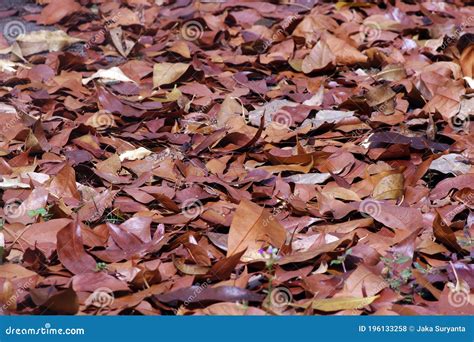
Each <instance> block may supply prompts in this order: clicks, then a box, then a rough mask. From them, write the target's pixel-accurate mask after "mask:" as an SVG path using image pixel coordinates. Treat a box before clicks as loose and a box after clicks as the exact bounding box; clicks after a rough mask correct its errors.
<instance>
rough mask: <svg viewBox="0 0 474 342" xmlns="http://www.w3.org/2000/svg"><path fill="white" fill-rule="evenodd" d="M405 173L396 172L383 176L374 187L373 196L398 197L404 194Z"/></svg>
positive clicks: (380, 198) (379, 197) (380, 197)
mask: <svg viewBox="0 0 474 342" xmlns="http://www.w3.org/2000/svg"><path fill="white" fill-rule="evenodd" d="M403 183H404V179H403V174H401V173H394V174H391V175H388V176H386V177H384V178H382V179H381V180H380V181H379V182H378V183H377V185H376V186H375V188H374V192H373V197H374V198H375V199H378V200H382V199H398V198H400V197H402V196H403Z"/></svg>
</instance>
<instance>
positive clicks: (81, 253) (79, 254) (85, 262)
mask: <svg viewBox="0 0 474 342" xmlns="http://www.w3.org/2000/svg"><path fill="white" fill-rule="evenodd" d="M57 239H58V250H57V252H58V258H59V260H60V261H61V263H62V264H63V266H64V267H65V268H67V269H68V270H69V271H71V272H72V273H74V274H81V273H87V272H93V271H95V268H96V262H95V260H94V258H93V257H91V256H90V255H89V254H87V253H86V251H85V250H84V245H83V242H82V233H81V224H80V223H79V221H78V220H77V219H76V220H75V221H73V222H71V223H69V224H68V225H67V226H66V227H64V228H63V229H61V230H60V231H59V232H58V234H57Z"/></svg>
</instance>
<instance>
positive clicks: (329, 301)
mask: <svg viewBox="0 0 474 342" xmlns="http://www.w3.org/2000/svg"><path fill="white" fill-rule="evenodd" d="M378 297H379V296H372V297H364V298H356V297H337V298H325V299H315V300H313V302H312V303H311V307H312V308H313V309H315V310H318V311H324V312H332V311H340V310H355V309H362V308H363V307H364V306H367V305H369V304H371V303H372V302H373V301H374V300H376V299H377V298H378Z"/></svg>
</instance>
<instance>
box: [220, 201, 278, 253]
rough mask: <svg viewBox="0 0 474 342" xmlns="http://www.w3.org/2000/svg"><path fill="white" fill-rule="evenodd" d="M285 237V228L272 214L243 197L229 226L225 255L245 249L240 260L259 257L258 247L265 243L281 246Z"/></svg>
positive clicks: (263, 245) (265, 244)
mask: <svg viewBox="0 0 474 342" xmlns="http://www.w3.org/2000/svg"><path fill="white" fill-rule="evenodd" d="M285 239H286V231H285V228H283V226H282V225H281V224H280V223H279V222H278V220H277V219H276V218H275V217H274V216H272V215H271V214H270V213H269V212H268V211H267V210H266V209H264V208H262V207H260V206H259V205H257V204H255V203H253V202H251V201H249V200H245V199H243V200H242V201H241V202H240V204H239V206H238V207H237V210H236V211H235V213H234V218H233V219H232V224H231V226H230V231H229V242H228V250H227V256H228V257H229V256H231V255H234V254H236V253H239V252H241V251H243V250H244V249H247V251H246V252H245V254H244V255H243V256H242V260H244V261H250V260H256V259H260V258H261V256H260V255H259V254H258V250H259V249H260V248H262V247H265V246H267V245H271V246H273V247H276V248H281V247H282V246H283V244H284V243H285Z"/></svg>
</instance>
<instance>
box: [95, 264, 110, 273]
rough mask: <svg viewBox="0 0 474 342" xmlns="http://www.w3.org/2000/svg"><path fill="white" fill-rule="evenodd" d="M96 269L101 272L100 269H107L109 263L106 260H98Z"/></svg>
mask: <svg viewBox="0 0 474 342" xmlns="http://www.w3.org/2000/svg"><path fill="white" fill-rule="evenodd" d="M95 270H96V271H97V272H100V271H105V270H107V264H106V263H105V262H98V263H97V264H96V265H95Z"/></svg>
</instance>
